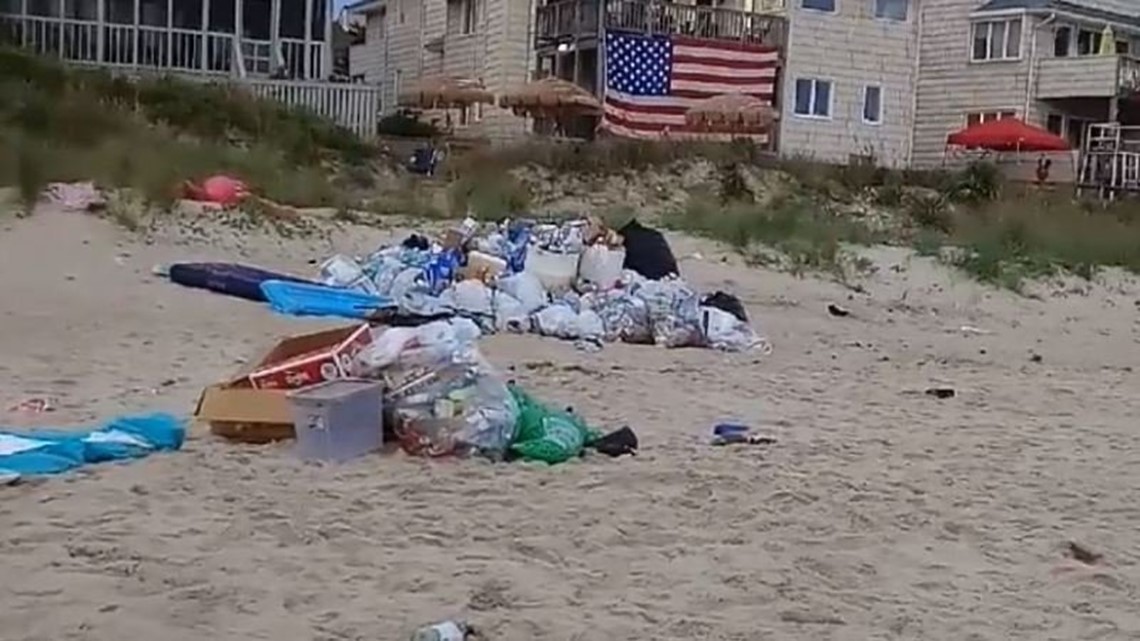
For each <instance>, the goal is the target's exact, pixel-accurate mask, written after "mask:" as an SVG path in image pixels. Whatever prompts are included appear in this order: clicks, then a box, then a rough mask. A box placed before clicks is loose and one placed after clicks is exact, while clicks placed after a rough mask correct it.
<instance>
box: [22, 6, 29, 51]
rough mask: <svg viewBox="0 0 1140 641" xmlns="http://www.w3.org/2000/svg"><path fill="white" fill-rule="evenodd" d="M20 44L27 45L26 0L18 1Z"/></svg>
mask: <svg viewBox="0 0 1140 641" xmlns="http://www.w3.org/2000/svg"><path fill="white" fill-rule="evenodd" d="M20 46H21V47H26V46H28V0H22V1H21V2H20Z"/></svg>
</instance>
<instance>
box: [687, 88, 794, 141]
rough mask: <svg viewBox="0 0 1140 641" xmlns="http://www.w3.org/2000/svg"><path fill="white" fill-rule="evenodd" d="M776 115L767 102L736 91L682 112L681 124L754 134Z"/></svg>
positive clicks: (772, 120) (703, 128) (715, 97)
mask: <svg viewBox="0 0 1140 641" xmlns="http://www.w3.org/2000/svg"><path fill="white" fill-rule="evenodd" d="M777 118H779V114H778V113H776V110H775V109H773V108H772V105H771V104H769V103H767V102H765V101H763V100H761V99H759V98H754V97H752V96H746V95H744V94H738V93H730V94H723V95H720V96H713V97H712V98H708V99H706V100H702V101H701V102H699V103H697V104H695V105H693V106H692V107H690V108H689V110H688V111H687V112H685V124H687V125H689V126H690V127H693V128H694V129H700V130H704V131H715V132H721V133H740V134H749V133H758V132H761V131H765V130H767V129H769V128H770V127H771V126H772V124H773V123H774V122H776V119H777Z"/></svg>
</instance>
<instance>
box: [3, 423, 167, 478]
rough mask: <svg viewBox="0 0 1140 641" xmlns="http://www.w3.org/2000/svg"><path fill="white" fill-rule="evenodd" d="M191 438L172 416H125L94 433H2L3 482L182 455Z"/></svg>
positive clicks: (56, 431) (92, 430)
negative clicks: (175, 453)
mask: <svg viewBox="0 0 1140 641" xmlns="http://www.w3.org/2000/svg"><path fill="white" fill-rule="evenodd" d="M185 436H186V424H185V421H183V420H181V419H178V418H175V417H174V416H171V415H169V414H146V415H143V416H124V417H120V418H116V419H114V420H112V421H109V422H107V423H106V424H105V425H103V426H102V427H98V428H95V429H88V430H34V431H26V432H25V431H8V430H3V429H0V482H4V483H11V482H14V481H16V480H19V478H20V477H22V476H29V475H47V474H59V473H61V472H67V471H68V470H73V469H75V468H77V467H80V466H82V465H86V464H89V463H104V462H107V461H121V460H127V459H134V458H141V457H143V456H147V455H149V454H152V453H154V452H161V451H170V450H177V449H180V448H181V447H182V440H183V439H184V438H185Z"/></svg>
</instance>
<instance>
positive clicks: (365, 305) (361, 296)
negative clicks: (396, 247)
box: [261, 280, 396, 319]
mask: <svg viewBox="0 0 1140 641" xmlns="http://www.w3.org/2000/svg"><path fill="white" fill-rule="evenodd" d="M261 291H262V293H264V294H265V298H266V299H267V300H268V301H269V306H270V307H272V308H273V311H275V312H277V313H279V314H287V315H289V316H338V317H340V318H356V319H366V318H369V317H371V316H373V315H375V314H376V313H377V312H380V311H384V310H387V309H393V308H395V307H396V305H395V303H394V302H393V301H392V300H391V299H390V298H386V297H384V296H376V295H373V294H365V293H363V292H357V291H353V290H351V289H342V288H339V287H329V286H327V285H313V284H308V283H295V282H290V281H283V280H269V281H265V282H264V283H262V284H261Z"/></svg>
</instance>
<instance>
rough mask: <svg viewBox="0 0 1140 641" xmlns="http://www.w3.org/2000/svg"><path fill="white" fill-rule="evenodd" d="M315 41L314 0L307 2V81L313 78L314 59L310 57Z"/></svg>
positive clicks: (305, 71) (305, 63) (305, 62)
mask: <svg viewBox="0 0 1140 641" xmlns="http://www.w3.org/2000/svg"><path fill="white" fill-rule="evenodd" d="M312 40H313V0H305V55H304V56H303V57H304V66H303V67H302V68H303V69H304V75H305V80H309V79H310V78H312V77H313V57H312V56H311V55H309V48H310V46H311V44H312Z"/></svg>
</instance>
